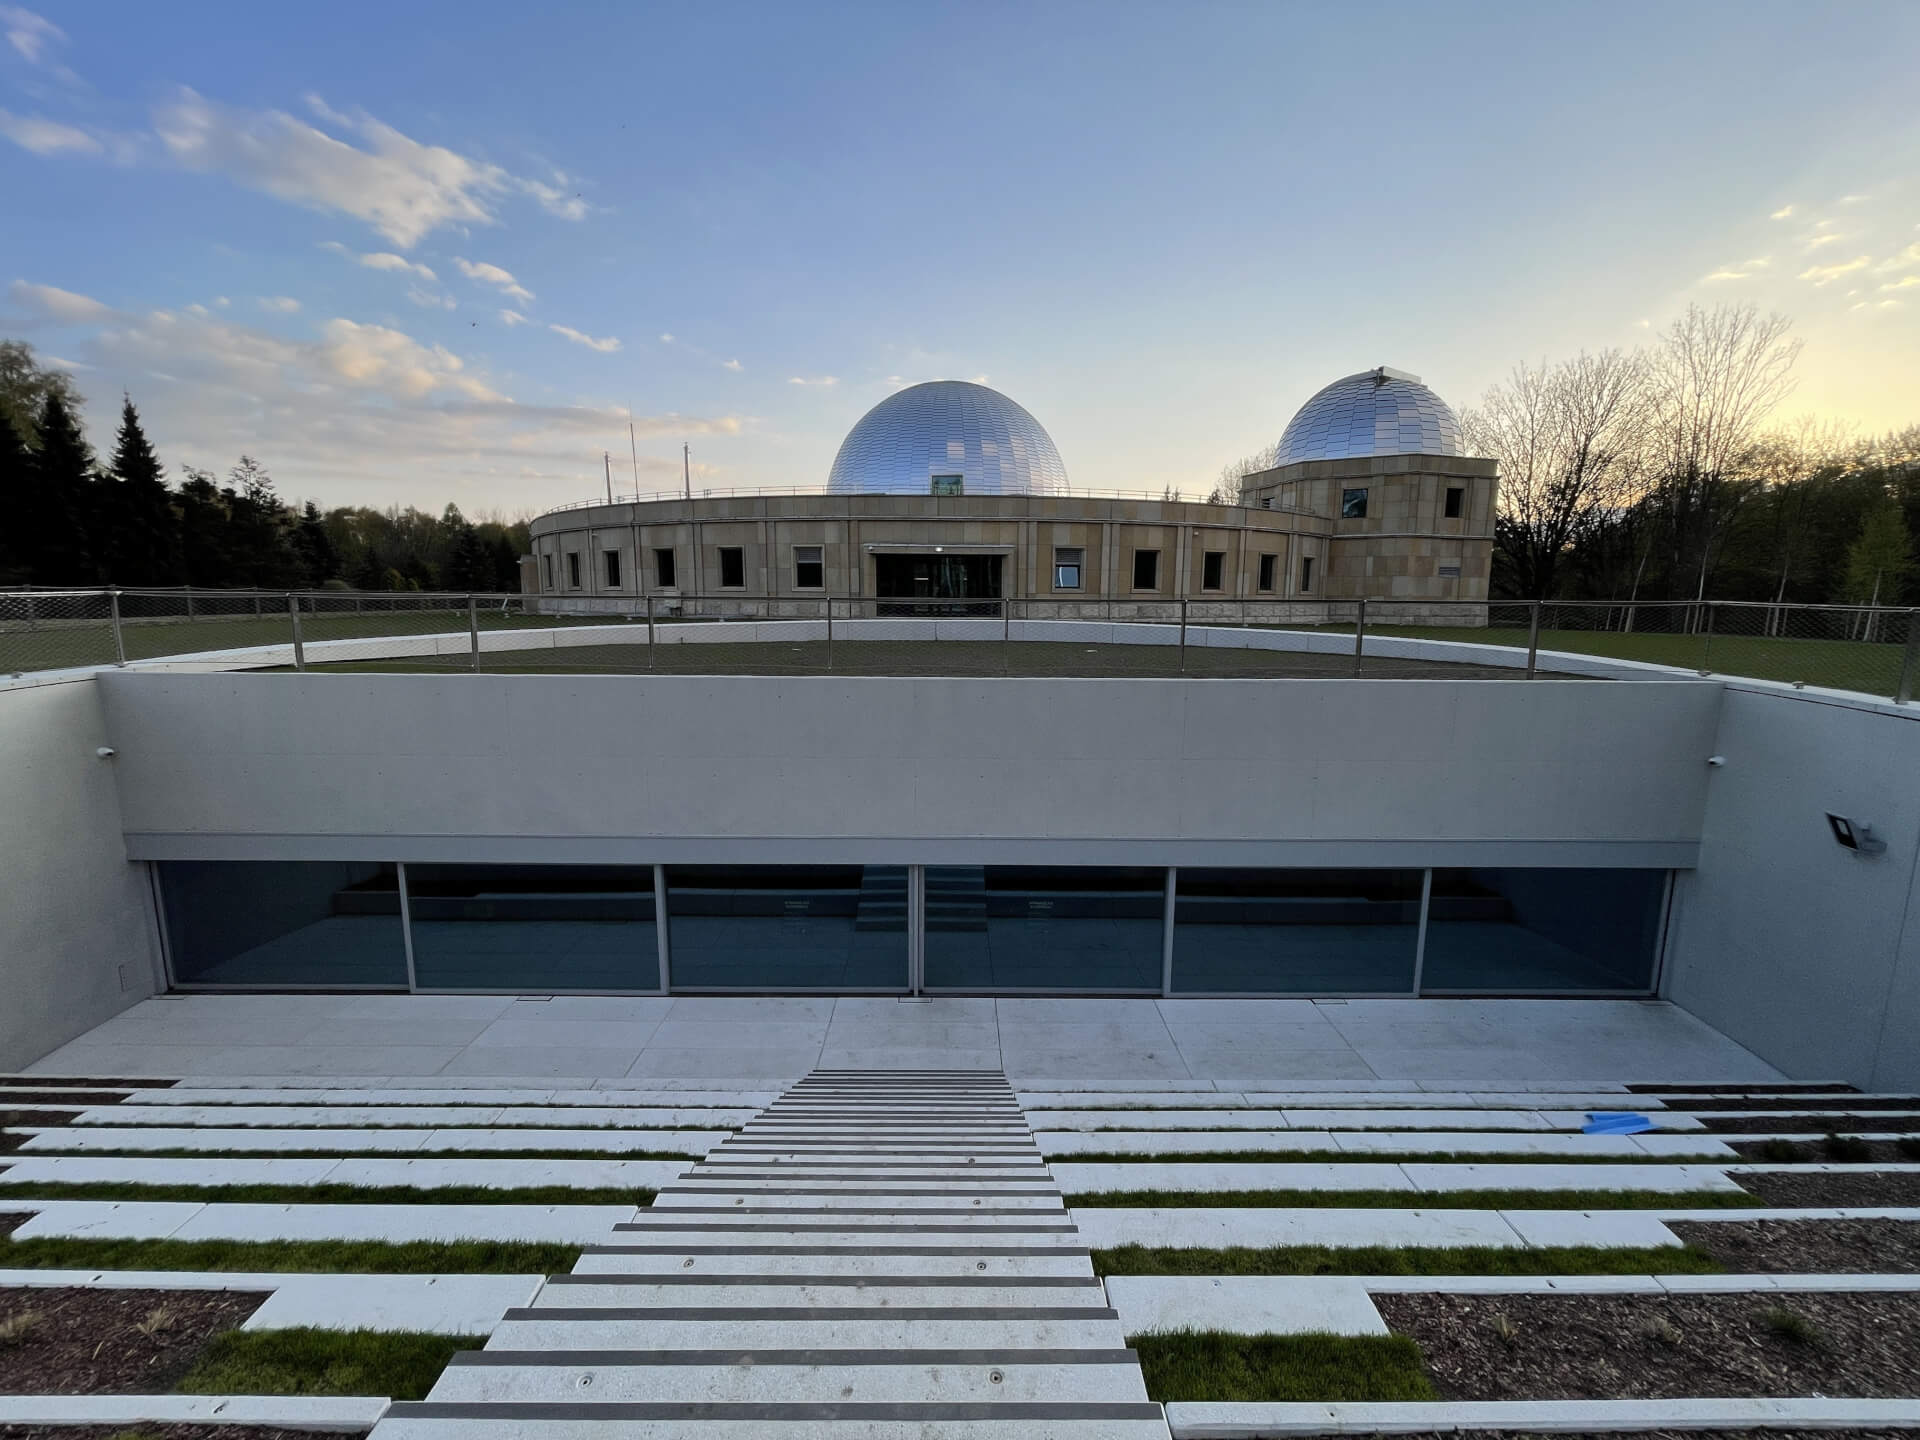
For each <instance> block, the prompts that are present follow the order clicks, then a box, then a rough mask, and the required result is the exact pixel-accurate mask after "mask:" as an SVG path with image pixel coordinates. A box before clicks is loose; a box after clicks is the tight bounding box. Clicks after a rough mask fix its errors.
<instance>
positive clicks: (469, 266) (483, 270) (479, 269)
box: [453, 255, 533, 304]
mask: <svg viewBox="0 0 1920 1440" xmlns="http://www.w3.org/2000/svg"><path fill="white" fill-rule="evenodd" d="M453 264H454V268H455V269H457V270H458V271H459V272H460V273H461V274H462V275H464V276H466V277H467V279H469V280H471V281H473V282H474V283H475V284H476V285H491V286H492V287H493V288H494V289H496V290H498V291H499V292H500V293H501V294H502V295H506V296H509V297H510V298H512V299H515V300H518V301H520V302H521V303H522V304H525V303H526V302H527V301H529V300H531V299H533V292H532V291H531V290H529V289H527V288H526V287H525V286H524V285H522V284H521V283H520V282H519V281H518V280H515V279H514V278H513V275H512V274H511V273H510V272H508V271H506V270H502V269H501V268H500V267H499V266H498V265H489V264H488V263H487V262H486V261H484V260H468V259H465V258H464V257H462V256H459V255H456V256H454V257H453Z"/></svg>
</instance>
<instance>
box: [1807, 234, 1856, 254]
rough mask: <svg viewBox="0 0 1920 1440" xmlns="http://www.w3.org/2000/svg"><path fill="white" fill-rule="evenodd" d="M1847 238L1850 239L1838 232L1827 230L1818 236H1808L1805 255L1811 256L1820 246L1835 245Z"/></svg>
mask: <svg viewBox="0 0 1920 1440" xmlns="http://www.w3.org/2000/svg"><path fill="white" fill-rule="evenodd" d="M1848 238H1850V237H1848V236H1846V235H1842V234H1841V233H1840V232H1839V231H1838V230H1828V231H1825V232H1823V233H1822V234H1819V235H1810V236H1808V237H1807V246H1806V253H1807V254H1809V255H1811V254H1812V253H1813V252H1814V251H1816V250H1818V249H1819V248H1820V247H1821V246H1822V245H1837V244H1839V243H1840V242H1841V241H1842V240H1845V239H1848Z"/></svg>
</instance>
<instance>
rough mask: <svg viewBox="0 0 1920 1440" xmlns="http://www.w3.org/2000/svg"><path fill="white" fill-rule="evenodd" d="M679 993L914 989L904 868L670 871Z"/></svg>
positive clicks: (766, 867) (674, 976)
mask: <svg viewBox="0 0 1920 1440" xmlns="http://www.w3.org/2000/svg"><path fill="white" fill-rule="evenodd" d="M667 915H668V927H669V929H668V937H667V938H668V943H669V944H670V946H671V947H672V962H671V964H672V982H673V988H674V989H675V990H716V989H741V990H840V991H844V990H905V989H906V988H907V867H906V866H904V865H866V866H860V865H669V866H668V867H667Z"/></svg>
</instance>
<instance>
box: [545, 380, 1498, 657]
mask: <svg viewBox="0 0 1920 1440" xmlns="http://www.w3.org/2000/svg"><path fill="white" fill-rule="evenodd" d="M1276 452H1277V461H1278V463H1277V464H1276V465H1275V467H1274V468H1272V469H1269V470H1263V471H1260V472H1258V473H1256V474H1251V475H1247V476H1245V477H1243V478H1242V480H1241V482H1240V493H1239V495H1238V497H1237V503H1228V504H1220V503H1207V502H1204V501H1187V500H1180V499H1156V498H1153V497H1151V496H1149V495H1145V494H1140V493H1135V492H1122V491H1115V490H1103V489H1102V488H1100V487H1099V485H1098V484H1097V483H1095V484H1092V485H1087V484H1078V485H1077V484H1075V483H1074V482H1073V480H1072V479H1070V477H1069V474H1068V470H1067V466H1066V463H1065V461H1064V460H1063V459H1062V457H1061V454H1060V451H1059V448H1058V447H1057V446H1056V445H1055V444H1054V442H1053V438H1052V437H1051V436H1050V435H1049V434H1048V433H1047V431H1046V428H1045V426H1043V425H1042V424H1041V423H1040V421H1039V420H1038V419H1037V418H1035V417H1034V416H1033V415H1032V414H1031V413H1030V412H1029V411H1027V410H1026V409H1025V408H1024V407H1023V406H1021V405H1020V404H1018V403H1017V402H1015V401H1014V400H1012V399H1010V398H1009V397H1007V396H1005V395H1002V394H1001V393H1000V392H999V391H997V390H993V389H990V388H988V387H987V386H985V385H977V384H972V383H970V382H967V381H962V380H935V381H930V382H928V383H926V384H922V385H914V386H911V387H909V388H907V389H904V390H901V391H898V392H897V393H895V394H893V395H890V396H888V397H887V398H886V399H885V400H882V401H881V402H880V403H879V404H878V405H875V406H874V407H873V409H871V410H869V411H868V412H867V413H866V414H865V415H864V416H862V417H861V419H860V420H859V422H858V423H857V424H855V425H854V427H853V429H851V430H850V431H848V432H847V436H846V439H845V440H844V441H842V442H841V445H840V449H839V453H838V454H837V455H835V456H834V459H833V463H832V466H831V468H830V469H829V470H828V472H827V476H826V483H825V485H824V486H823V487H821V488H820V489H818V490H802V491H799V492H798V493H796V492H792V491H784V490H783V491H779V492H736V491H713V490H701V491H695V492H693V493H691V494H682V495H668V496H659V497H634V498H633V499H622V500H616V501H614V502H612V503H607V502H600V501H593V502H587V503H585V504H581V505H575V506H570V507H567V508H564V509H559V510H554V511H550V512H548V513H547V514H545V515H542V516H540V517H539V518H538V519H536V520H535V521H534V522H533V553H532V554H531V555H530V556H529V557H528V559H527V561H526V562H525V564H524V569H523V588H524V589H525V590H526V591H527V592H528V593H529V594H531V595H537V596H539V597H540V599H539V601H538V604H539V608H541V609H543V610H546V611H549V612H550V613H588V614H590V613H604V614H633V613H637V612H640V611H643V610H645V611H650V612H652V613H656V614H659V613H665V614H705V615H722V616H725V615H768V614H771V615H779V614H802V613H807V607H808V606H809V605H813V606H817V605H818V604H819V603H820V602H821V601H823V600H825V599H829V598H831V599H834V600H844V601H846V602H847V603H848V605H849V606H850V607H851V610H852V613H855V614H869V615H871V614H887V613H907V612H912V611H915V610H921V611H925V610H928V609H935V610H939V609H942V608H948V607H952V608H957V609H959V610H960V611H961V613H971V612H976V611H979V610H983V609H990V608H992V607H996V606H998V605H1000V604H1001V603H1002V602H1007V601H1018V602H1022V604H1023V605H1024V607H1025V612H1024V613H1027V614H1032V615H1036V616H1044V615H1046V614H1049V613H1069V612H1072V611H1073V610H1074V609H1075V608H1076V607H1084V606H1085V605H1086V604H1087V603H1088V602H1099V604H1100V605H1101V606H1102V607H1103V609H1104V610H1105V611H1107V612H1108V613H1111V614H1113V615H1116V616H1125V615H1129V614H1148V613H1153V612H1154V611H1156V610H1159V609H1164V608H1165V607H1166V606H1167V605H1168V604H1169V603H1170V602H1186V603H1187V604H1188V605H1189V606H1192V607H1199V608H1197V609H1196V610H1195V612H1194V613H1195V614H1196V615H1197V616H1202V617H1204V616H1205V615H1206V614H1207V613H1208V611H1207V608H1206V607H1208V606H1216V607H1218V606H1230V607H1231V608H1232V609H1233V610H1234V611H1235V612H1236V613H1239V614H1254V615H1260V616H1261V617H1262V618H1269V619H1273V620H1280V621H1296V622H1303V623H1310V622H1312V621H1315V620H1318V619H1324V618H1326V614H1327V610H1328V606H1329V604H1330V603H1331V602H1339V601H1351V600H1356V599H1361V598H1367V599H1391V600H1396V601H1402V602H1418V601H1431V602H1435V603H1436V610H1435V611H1434V613H1433V615H1432V616H1431V617H1429V618H1433V619H1446V620H1453V621H1458V622H1462V623H1465V622H1469V621H1471V620H1472V618H1473V612H1472V610H1471V609H1470V608H1468V607H1463V606H1462V605H1461V604H1460V603H1459V602H1462V601H1466V602H1474V601H1484V600H1485V599H1486V598H1487V580H1488V571H1489V567H1490V564H1491V558H1492V549H1493V516H1494V504H1495V483H1496V479H1495V470H1496V467H1495V464H1494V462H1493V461H1491V460H1481V459H1474V458H1471V457H1468V456H1465V455H1463V454H1462V453H1461V444H1460V425H1459V422H1458V420H1457V419H1456V418H1455V416H1454V414H1453V412H1452V411H1451V410H1450V409H1448V408H1447V406H1446V404H1445V403H1444V402H1443V401H1442V400H1441V399H1440V398H1439V397H1438V396H1437V395H1435V394H1434V393H1433V391H1431V390H1430V389H1428V388H1427V387H1426V386H1425V385H1423V384H1421V383H1420V380H1419V377H1417V376H1414V375H1408V374H1405V373H1403V372H1401V371H1397V370H1389V369H1386V368H1384V367H1383V368H1380V369H1375V370H1366V371H1362V372H1360V373H1358V374H1355V375H1349V376H1346V377H1345V378H1343V379H1340V380H1336V381H1334V382H1333V383H1332V384H1331V385H1328V386H1326V387H1325V388H1324V389H1322V390H1321V391H1319V393H1317V394H1316V395H1314V396H1313V397H1312V398H1311V399H1309V400H1308V401H1307V402H1306V404H1304V405H1302V406H1301V407H1300V409H1299V411H1298V412H1297V413H1296V414H1295V415H1294V417H1293V419H1292V421H1291V422H1290V423H1289V424H1288V425H1287V426H1286V428H1285V430H1284V432H1283V433H1282V435H1281V438H1280V441H1279V444H1278V446H1277V447H1276ZM1097 478H1098V477H1095V480H1096V481H1097ZM1081 479H1082V480H1084V479H1085V477H1081ZM1440 607H1444V608H1440ZM1222 613H1225V612H1224V611H1223V612H1222ZM1400 613H1401V616H1402V618H1418V612H1417V610H1410V609H1405V608H1403V609H1402V610H1401V612H1400Z"/></svg>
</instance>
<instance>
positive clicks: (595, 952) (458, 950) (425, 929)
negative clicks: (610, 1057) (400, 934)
mask: <svg viewBox="0 0 1920 1440" xmlns="http://www.w3.org/2000/svg"><path fill="white" fill-rule="evenodd" d="M407 909H408V912H409V913H410V914H411V915H412V917H413V968H414V976H415V979H416V982H417V983H418V985H419V988H420V989H422V990H534V991H542V992H545V991H553V990H657V989H659V988H660V956H659V950H658V948H657V944H656V941H655V935H654V917H653V867H652V866H651V865H409V866H407Z"/></svg>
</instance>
